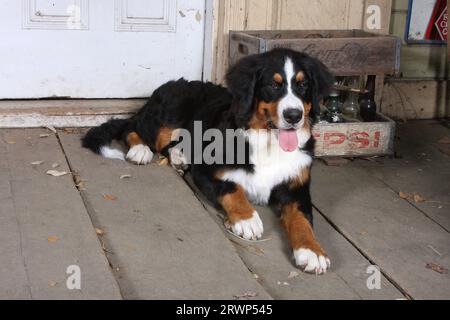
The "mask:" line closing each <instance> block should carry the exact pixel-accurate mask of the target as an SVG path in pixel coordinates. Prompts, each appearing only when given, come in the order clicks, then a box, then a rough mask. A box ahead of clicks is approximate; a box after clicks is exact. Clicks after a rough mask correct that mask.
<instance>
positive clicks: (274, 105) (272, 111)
mask: <svg viewBox="0 0 450 320" xmlns="http://www.w3.org/2000/svg"><path fill="white" fill-rule="evenodd" d="M269 120H272V122H273V123H274V124H275V125H277V124H278V101H276V102H269V103H267V102H264V101H260V102H258V105H257V108H256V112H255V114H254V115H253V118H252V119H251V120H250V124H249V125H250V128H251V129H269V123H268V121H269Z"/></svg>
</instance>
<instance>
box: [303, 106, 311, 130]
mask: <svg viewBox="0 0 450 320" xmlns="http://www.w3.org/2000/svg"><path fill="white" fill-rule="evenodd" d="M303 107H304V109H305V115H304V118H305V121H304V122H303V128H305V129H307V130H310V124H309V121H308V115H309V113H310V112H311V103H305V104H304V105H303Z"/></svg>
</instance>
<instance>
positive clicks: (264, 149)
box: [222, 133, 312, 205]
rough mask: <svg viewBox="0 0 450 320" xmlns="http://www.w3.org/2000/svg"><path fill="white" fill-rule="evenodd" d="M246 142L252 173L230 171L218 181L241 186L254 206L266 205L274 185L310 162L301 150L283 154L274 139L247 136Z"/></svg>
mask: <svg viewBox="0 0 450 320" xmlns="http://www.w3.org/2000/svg"><path fill="white" fill-rule="evenodd" d="M300 134H304V133H299V135H300ZM268 139H269V141H268ZM248 141H249V144H250V148H251V156H250V161H251V162H252V163H253V164H254V171H253V172H247V171H245V170H243V169H237V170H230V171H227V172H226V173H225V174H224V175H223V177H222V180H225V181H233V182H235V183H237V184H239V185H241V186H242V187H243V188H244V189H245V191H246V193H247V197H248V199H249V200H250V201H251V202H253V203H254V204H260V205H266V204H267V203H268V202H269V198H270V194H271V192H272V189H273V188H274V187H275V186H277V185H279V184H281V183H283V182H287V181H289V180H291V179H292V178H295V177H297V176H298V175H299V174H300V172H301V170H302V169H303V168H306V167H309V166H310V165H311V163H312V158H311V156H310V155H309V154H307V153H306V152H304V151H301V150H299V149H298V150H296V151H294V152H285V151H283V150H282V149H281V147H280V145H279V143H278V139H276V138H274V137H272V138H270V137H267V136H264V135H261V134H257V133H250V134H248Z"/></svg>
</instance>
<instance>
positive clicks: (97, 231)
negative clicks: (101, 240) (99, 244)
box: [95, 228, 105, 236]
mask: <svg viewBox="0 0 450 320" xmlns="http://www.w3.org/2000/svg"><path fill="white" fill-rule="evenodd" d="M95 233H96V234H97V235H99V236H102V235H104V234H105V232H104V231H103V230H102V229H100V228H95Z"/></svg>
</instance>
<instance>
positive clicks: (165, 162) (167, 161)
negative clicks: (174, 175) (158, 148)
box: [158, 158, 169, 167]
mask: <svg viewBox="0 0 450 320" xmlns="http://www.w3.org/2000/svg"><path fill="white" fill-rule="evenodd" d="M168 164H169V159H167V158H162V159H161V160H159V162H158V165H159V166H161V167H162V166H167V165H168Z"/></svg>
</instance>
